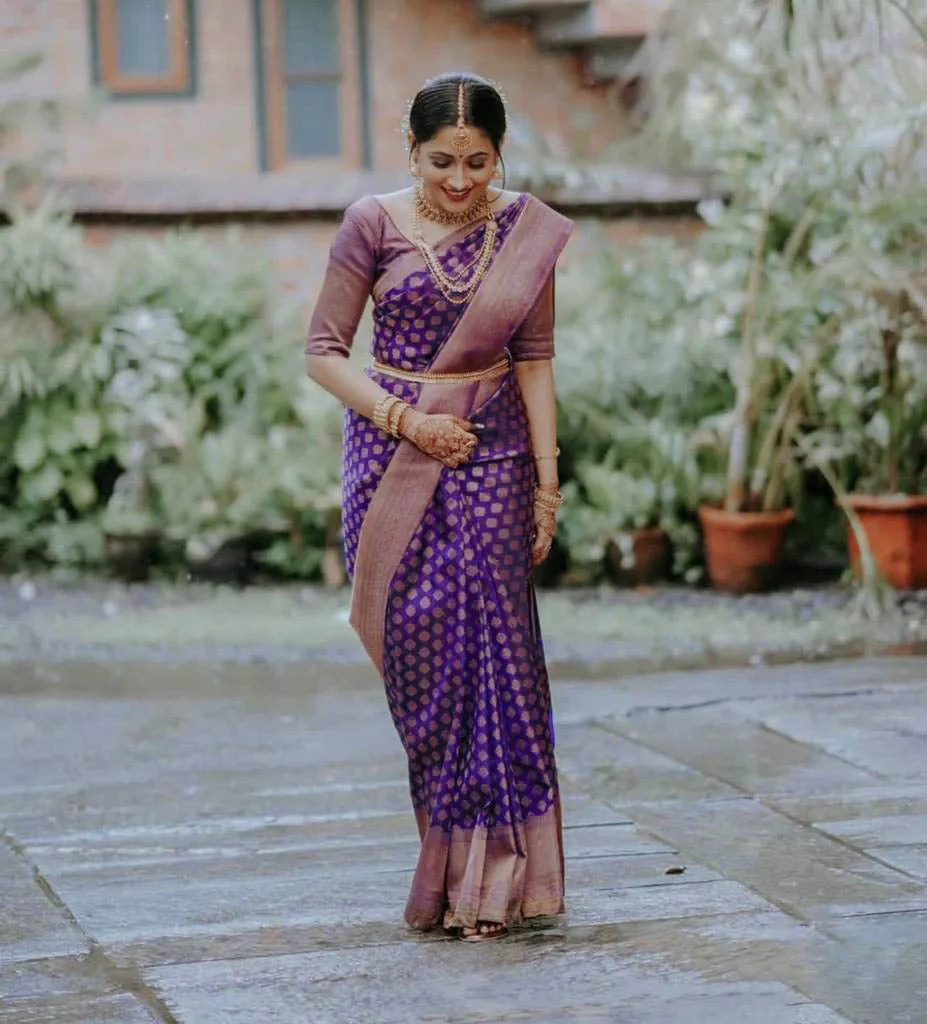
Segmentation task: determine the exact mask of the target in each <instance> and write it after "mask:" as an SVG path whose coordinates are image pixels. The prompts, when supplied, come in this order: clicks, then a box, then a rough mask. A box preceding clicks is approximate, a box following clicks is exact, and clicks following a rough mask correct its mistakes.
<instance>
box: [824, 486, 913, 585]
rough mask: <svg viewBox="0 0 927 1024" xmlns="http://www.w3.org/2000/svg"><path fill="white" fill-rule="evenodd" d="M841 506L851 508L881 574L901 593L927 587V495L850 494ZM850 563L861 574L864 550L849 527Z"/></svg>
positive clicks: (842, 501)
mask: <svg viewBox="0 0 927 1024" xmlns="http://www.w3.org/2000/svg"><path fill="white" fill-rule="evenodd" d="M837 504H838V505H840V506H841V507H843V508H851V509H853V511H854V512H855V513H856V514H857V516H859V520H860V523H861V524H862V527H863V530H864V531H865V534H866V539H867V540H868V541H869V546H870V548H872V555H873V558H874V559H875V562H876V565H877V566H878V568H879V572H881V573H882V575H883V576H884V577H885V579H886V581H887V582H888V583H890V584H891V585H892V586H893V587H895V588H896V589H897V590H918V589H921V588H924V587H927V495H905V494H900V495H892V496H879V497H869V496H868V495H864V494H849V495H847V497H846V498H842V499H840V500H838V502H837ZM848 547H849V552H850V562H851V564H852V565H853V569H854V571H855V572H856V574H857V575H860V551H859V544H858V543H857V541H856V534H855V533H854V532H853V527H852V526H850V527H849V532H848Z"/></svg>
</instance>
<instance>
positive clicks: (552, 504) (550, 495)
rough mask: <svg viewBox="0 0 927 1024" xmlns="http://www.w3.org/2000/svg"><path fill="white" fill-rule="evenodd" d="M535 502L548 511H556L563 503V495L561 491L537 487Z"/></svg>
mask: <svg viewBox="0 0 927 1024" xmlns="http://www.w3.org/2000/svg"><path fill="white" fill-rule="evenodd" d="M534 503H535V505H538V506H540V507H541V508H543V509H545V510H546V511H548V512H556V511H558V509H559V508H560V506H561V505H562V504H563V495H562V494H561V493H560V492H559V491H544V490H541V488H540V487H535V489H534Z"/></svg>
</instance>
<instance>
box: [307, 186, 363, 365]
mask: <svg viewBox="0 0 927 1024" xmlns="http://www.w3.org/2000/svg"><path fill="white" fill-rule="evenodd" d="M367 202H369V201H367ZM367 202H365V201H364V200H360V201H359V202H357V203H354V204H353V205H352V206H349V207H348V209H347V210H346V211H345V214H344V220H343V221H342V223H341V227H340V228H339V229H338V233H337V234H336V235H335V238H334V241H333V242H332V246H331V251H330V253H329V258H328V267H327V268H326V271H325V278H324V280H323V282H322V290H321V292H319V297H318V299H317V301H316V304H315V310H314V312H313V314H312V318H311V319H310V321H309V337H308V340H307V341H306V353H307V354H308V355H318V356H324V355H340V356H345V357H347V356H349V355H350V353H351V345H352V344H353V343H354V334H355V332H356V331H357V325H358V323H359V322H360V318H361V315H362V314H363V312H364V306H366V304H367V299H368V297H369V296H370V291H371V289H372V288H373V282H374V276H375V272H376V262H377V246H376V240H375V237H374V225H373V224H372V223H371V218H370V214H369V211H368V210H367Z"/></svg>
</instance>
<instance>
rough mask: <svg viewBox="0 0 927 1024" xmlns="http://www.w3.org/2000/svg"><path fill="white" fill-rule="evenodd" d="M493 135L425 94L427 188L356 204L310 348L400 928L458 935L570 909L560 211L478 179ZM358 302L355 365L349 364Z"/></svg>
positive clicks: (430, 86)
mask: <svg viewBox="0 0 927 1024" xmlns="http://www.w3.org/2000/svg"><path fill="white" fill-rule="evenodd" d="M505 127H506V119H505V108H504V105H503V102H502V99H501V97H500V95H499V93H498V92H497V91H496V89H495V88H494V87H493V86H492V85H491V84H490V83H489V82H487V81H485V80H483V79H481V78H478V77H476V76H473V75H468V74H453V75H443V76H441V77H439V78H436V79H433V80H431V81H430V82H428V83H427V84H426V85H425V87H424V88H423V89H422V90H421V91H420V92H419V93H418V95H417V96H416V97H415V100H414V102H413V104H412V107H411V109H410V113H409V145H410V153H411V155H410V160H411V169H412V173H413V174H414V175H415V176H416V177H417V178H418V179H419V183H418V185H417V187H415V188H411V189H406V190H404V191H401V192H396V193H393V194H390V195H384V196H376V197H374V196H370V197H367V198H365V199H362V200H360V201H359V202H357V203H355V204H354V205H353V206H351V207H350V208H349V209H348V210H347V212H346V214H345V217H344V222H343V224H342V227H341V229H340V231H339V232H338V235H337V237H336V238H335V241H334V243H333V245H332V250H331V259H330V262H329V266H328V269H327V272H326V276H325V280H324V283H323V286H322V291H321V294H320V296H319V300H318V304H317V306H316V309H315V313H314V315H313V317H312V321H311V324H310V330H309V341H308V343H307V349H306V350H307V354H308V371H309V374H310V376H311V377H312V378H313V379H314V380H316V381H317V382H318V383H319V384H321V385H322V387H324V388H326V389H327V390H328V391H330V392H331V393H332V394H334V395H336V396H337V397H338V398H339V399H340V400H341V401H342V402H343V403H344V404H345V405H346V406H347V408H348V411H347V414H346V418H345V438H344V484H343V488H344V495H343V497H344V533H345V549H346V556H347V564H348V571H349V573H350V574H351V576H352V580H353V594H352V602H351V622H352V624H353V625H354V627H355V629H356V630H357V632H358V633H359V635H360V637H361V640H362V641H363V643H364V645H365V647H366V649H367V651H368V652H369V654H370V656H371V658H372V659H373V661H374V664H375V665H376V666H377V668H378V669H379V670H380V672H381V673H382V675H383V679H384V682H385V686H386V693H387V699H388V703H389V707H390V711H391V713H392V716H393V721H394V723H395V725H396V728H397V730H398V732H399V736H400V738H401V740H402V743H403V746H404V747H405V751H406V754H407V755H408V760H409V779H410V784H411V793H412V802H413V805H414V808H415V814H416V819H417V821H418V826H419V832H420V835H421V839H422V847H421V853H420V856H419V861H418V867H417V870H416V873H415V878H414V881H413V884H412V890H411V893H410V896H409V902H408V905H407V907H406V914H405V918H406V921H407V922H408V923H409V925H411V926H412V927H415V928H423V929H427V928H431V927H434V926H435V925H439V924H443V926H444V927H445V928H446V929H449V930H452V931H454V932H455V933H457V934H459V935H460V937H461V938H464V939H468V940H472V941H475V940H480V939H486V938H496V937H498V936H500V935H502V934H504V932H505V931H506V927H507V926H508V925H511V924H514V923H517V922H520V921H522V920H524V919H525V918H529V917H536V916H548V915H553V914H557V913H560V912H561V911H562V909H563V854H562V839H561V826H560V804H559V796H558V788H557V773H556V767H555V764H554V754H553V729H552V721H551V711H550V695H549V689H548V680H547V671H546V668H545V664H544V654H543V650H542V647H541V637H540V633H539V630H538V623H537V617H536V610H535V603H534V592H533V589H532V584H531V578H530V572H531V566H532V565H537V564H538V563H539V562H540V561H542V560H543V559H544V558H545V557H546V556H547V554H548V552H549V551H550V545H551V541H552V539H553V536H554V531H555V513H556V510H557V507H558V505H559V501H560V496H559V493H558V483H557V462H556V456H557V447H556V417H555V406H554V386H553V373H552V367H551V359H552V356H553V333H552V332H553V275H554V265H555V263H556V261H557V257H558V256H559V254H560V252H561V250H562V249H563V247H564V245H565V244H566V241H567V238H568V236H569V233H570V222H569V221H567V220H566V219H565V218H563V217H561V216H560V215H559V214H557V213H554V212H553V211H552V210H550V209H548V208H547V207H546V206H544V204H543V203H541V202H539V201H538V200H536V199H534V198H531V197H529V196H526V195H521V194H517V193H512V192H508V191H505V190H504V189H501V190H500V189H495V188H492V187H491V183H492V180H493V178H494V177H496V176H497V174H498V171H497V165H498V164H499V163H500V161H501V156H500V147H501V145H502V140H503V136H504V134H505ZM370 295H372V296H373V299H374V311H373V320H374V340H373V346H372V355H373V364H372V366H371V367H370V368H368V370H367V371H366V372H362V371H360V370H358V369H356V368H354V367H353V366H352V365H351V364H350V363H349V362H348V361H347V360H346V359H345V358H344V357H346V356H347V355H348V354H349V352H350V348H351V344H352V341H353V338H354V333H355V331H356V329H357V324H358V321H359V319H360V316H361V313H362V312H363V309H364V306H365V304H366V301H367V298H368V296H370Z"/></svg>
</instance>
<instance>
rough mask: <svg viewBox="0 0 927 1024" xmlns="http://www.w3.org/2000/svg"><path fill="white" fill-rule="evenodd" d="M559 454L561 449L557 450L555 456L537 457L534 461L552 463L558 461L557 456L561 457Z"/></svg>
mask: <svg viewBox="0 0 927 1024" xmlns="http://www.w3.org/2000/svg"><path fill="white" fill-rule="evenodd" d="M559 454H560V449H559V448H555V449H554V454H553V455H535V457H534V461H535V462H548V461H551V460H556V458H557V456H559Z"/></svg>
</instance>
